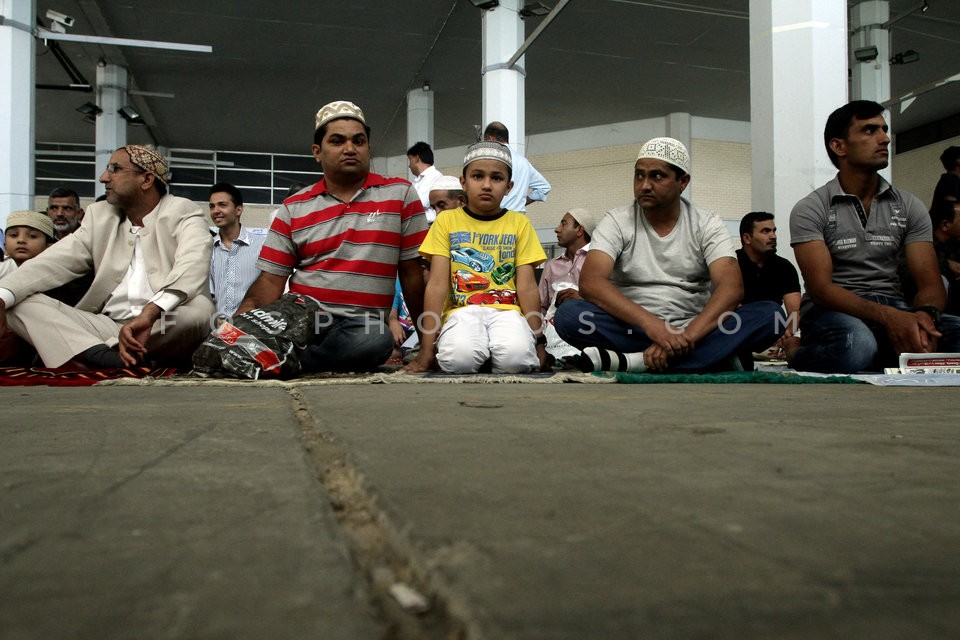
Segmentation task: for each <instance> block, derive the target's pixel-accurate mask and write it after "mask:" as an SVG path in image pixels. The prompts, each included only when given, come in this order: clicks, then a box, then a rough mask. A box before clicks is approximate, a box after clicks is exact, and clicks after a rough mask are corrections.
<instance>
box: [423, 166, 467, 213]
mask: <svg viewBox="0 0 960 640" xmlns="http://www.w3.org/2000/svg"><path fill="white" fill-rule="evenodd" d="M465 204H467V194H465V193H464V192H463V185H461V184H460V178H455V177H454V176H440V177H439V178H437V179H436V180H435V181H434V183H433V185H432V186H431V187H430V208H431V209H433V220H436V218H437V214H438V213H440V212H441V211H449V210H450V209H456V208H458V207H462V206H464V205H465ZM427 217H428V218H429V217H430V216H429V214H428V215H427ZM433 220H430V221H431V222H433Z"/></svg>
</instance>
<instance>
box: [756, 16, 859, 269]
mask: <svg viewBox="0 0 960 640" xmlns="http://www.w3.org/2000/svg"><path fill="white" fill-rule="evenodd" d="M846 102H847V0H774V1H773V2H771V1H770V0H750V120H751V128H750V142H751V149H752V151H751V160H752V164H753V169H752V189H753V198H752V200H753V208H754V209H755V210H766V211H770V212H771V213H774V214H775V215H776V217H777V236H778V240H779V242H778V245H779V247H778V252H779V253H780V255H782V256H783V257H785V258H787V259H789V260H791V261H793V260H794V257H793V250H792V249H790V229H789V222H790V211H791V209H793V206H794V205H795V204H796V203H797V201H798V200H800V199H801V198H803V197H804V196H805V195H807V194H808V193H810V192H811V191H813V190H814V189H816V188H817V187H819V186H821V185H822V184H824V183H825V182H827V181H829V180H831V179H832V178H833V176H834V175H835V174H836V169H835V168H834V167H833V165H832V164H831V163H830V159H829V158H828V157H827V152H826V149H825V148H824V146H823V127H824V125H825V124H826V121H827V116H828V115H830V113H831V112H832V111H833V110H834V109H836V108H838V107H840V106H843V105H844V104H846Z"/></svg>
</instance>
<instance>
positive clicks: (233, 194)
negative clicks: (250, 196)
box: [207, 182, 243, 207]
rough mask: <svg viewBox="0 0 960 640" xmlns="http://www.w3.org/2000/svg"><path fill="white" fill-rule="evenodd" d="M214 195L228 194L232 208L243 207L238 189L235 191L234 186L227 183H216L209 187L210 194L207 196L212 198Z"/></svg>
mask: <svg viewBox="0 0 960 640" xmlns="http://www.w3.org/2000/svg"><path fill="white" fill-rule="evenodd" d="M215 193H229V194H230V199H231V200H233V206H235V207H242V206H243V196H242V195H240V189H237V188H236V187H235V186H233V185H232V184H230V183H229V182H218V183H217V184H215V185H213V186H212V187H210V193H209V194H207V195H208V196H212V195H213V194H215Z"/></svg>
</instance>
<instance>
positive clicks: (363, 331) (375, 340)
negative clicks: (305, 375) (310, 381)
mask: <svg viewBox="0 0 960 640" xmlns="http://www.w3.org/2000/svg"><path fill="white" fill-rule="evenodd" d="M317 318H318V319H317V322H316V325H315V327H314V328H315V334H314V336H313V340H311V341H310V344H308V345H307V347H306V348H305V349H304V350H303V354H302V355H301V356H300V364H301V366H302V367H303V369H304V371H373V370H375V369H376V368H377V366H379V365H381V364H383V363H384V362H386V361H387V358H389V357H390V353H391V352H392V351H393V334H392V333H391V332H390V327H388V326H387V324H386V323H385V322H383V321H382V320H381V319H380V318H377V317H375V316H366V317H360V318H337V319H335V318H332V317H331V316H328V315H325V314H323V313H322V312H321V313H320V314H319V315H318V317H317Z"/></svg>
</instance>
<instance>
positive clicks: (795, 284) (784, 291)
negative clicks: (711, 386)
mask: <svg viewBox="0 0 960 640" xmlns="http://www.w3.org/2000/svg"><path fill="white" fill-rule="evenodd" d="M740 242H741V244H742V247H741V248H740V249H737V262H738V263H739V265H740V275H741V276H743V304H747V303H748V302H757V301H758V300H769V301H771V302H776V303H777V304H781V303H782V304H783V308H784V310H785V311H786V316H785V317H784V318H783V322H784V326H785V330H784V333H783V335H782V336H780V339H779V340H777V344H776V345H775V347H776V348H775V349H774V351H777V352H778V355H781V354H780V352H781V351H782V348H783V344H784V341H786V340H788V339H789V338H790V337H792V336H793V334H795V333H796V332H797V320H798V318H799V312H800V276H799V275H797V269H796V267H794V266H793V265H792V264H791V263H790V261H789V260H786V259H785V258H781V257H780V256H778V255H777V225H776V224H775V223H774V221H773V214H772V213H767V212H766V211H751V212H750V213H748V214H747V215H745V216H743V218H742V219H741V220H740Z"/></svg>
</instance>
